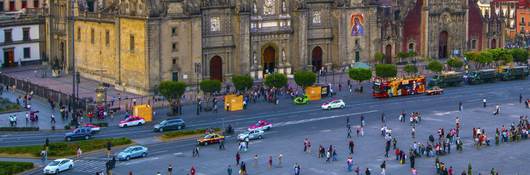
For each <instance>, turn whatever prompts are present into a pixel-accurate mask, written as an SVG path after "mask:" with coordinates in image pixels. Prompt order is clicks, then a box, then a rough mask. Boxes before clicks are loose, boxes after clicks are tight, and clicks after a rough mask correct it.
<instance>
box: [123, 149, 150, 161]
mask: <svg viewBox="0 0 530 175" xmlns="http://www.w3.org/2000/svg"><path fill="white" fill-rule="evenodd" d="M145 156H147V147H145V146H139V145H136V146H129V147H127V148H125V149H124V150H123V151H121V152H120V153H118V156H117V157H118V160H130V159H132V158H138V157H145Z"/></svg>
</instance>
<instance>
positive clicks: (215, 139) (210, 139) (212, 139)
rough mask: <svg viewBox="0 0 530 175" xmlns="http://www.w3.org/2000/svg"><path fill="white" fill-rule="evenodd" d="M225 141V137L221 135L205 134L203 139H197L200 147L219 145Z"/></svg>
mask: <svg viewBox="0 0 530 175" xmlns="http://www.w3.org/2000/svg"><path fill="white" fill-rule="evenodd" d="M224 139H225V136H222V135H219V134H217V133H210V134H205V135H203V136H202V137H201V138H199V139H197V144H199V145H205V146H206V145H208V144H214V143H219V142H221V141H223V140H224Z"/></svg>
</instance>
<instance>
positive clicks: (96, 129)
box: [84, 123, 101, 132]
mask: <svg viewBox="0 0 530 175" xmlns="http://www.w3.org/2000/svg"><path fill="white" fill-rule="evenodd" d="M84 126H85V127H87V128H90V131H92V132H99V131H100V130H101V127H99V126H96V125H94V124H92V123H87V124H85V125H84Z"/></svg>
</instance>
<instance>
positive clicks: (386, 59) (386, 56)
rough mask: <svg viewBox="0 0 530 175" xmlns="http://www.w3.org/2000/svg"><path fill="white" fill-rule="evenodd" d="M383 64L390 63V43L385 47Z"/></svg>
mask: <svg viewBox="0 0 530 175" xmlns="http://www.w3.org/2000/svg"><path fill="white" fill-rule="evenodd" d="M385 64H392V45H390V44H388V45H386V47H385Z"/></svg>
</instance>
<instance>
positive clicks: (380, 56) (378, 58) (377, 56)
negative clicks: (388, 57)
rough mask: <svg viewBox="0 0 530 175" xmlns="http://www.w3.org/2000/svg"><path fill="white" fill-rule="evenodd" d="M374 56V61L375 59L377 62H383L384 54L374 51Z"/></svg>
mask: <svg viewBox="0 0 530 175" xmlns="http://www.w3.org/2000/svg"><path fill="white" fill-rule="evenodd" d="M374 58H375V61H377V62H378V63H383V61H384V60H385V55H384V54H383V53H381V52H376V53H375V54H374Z"/></svg>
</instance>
